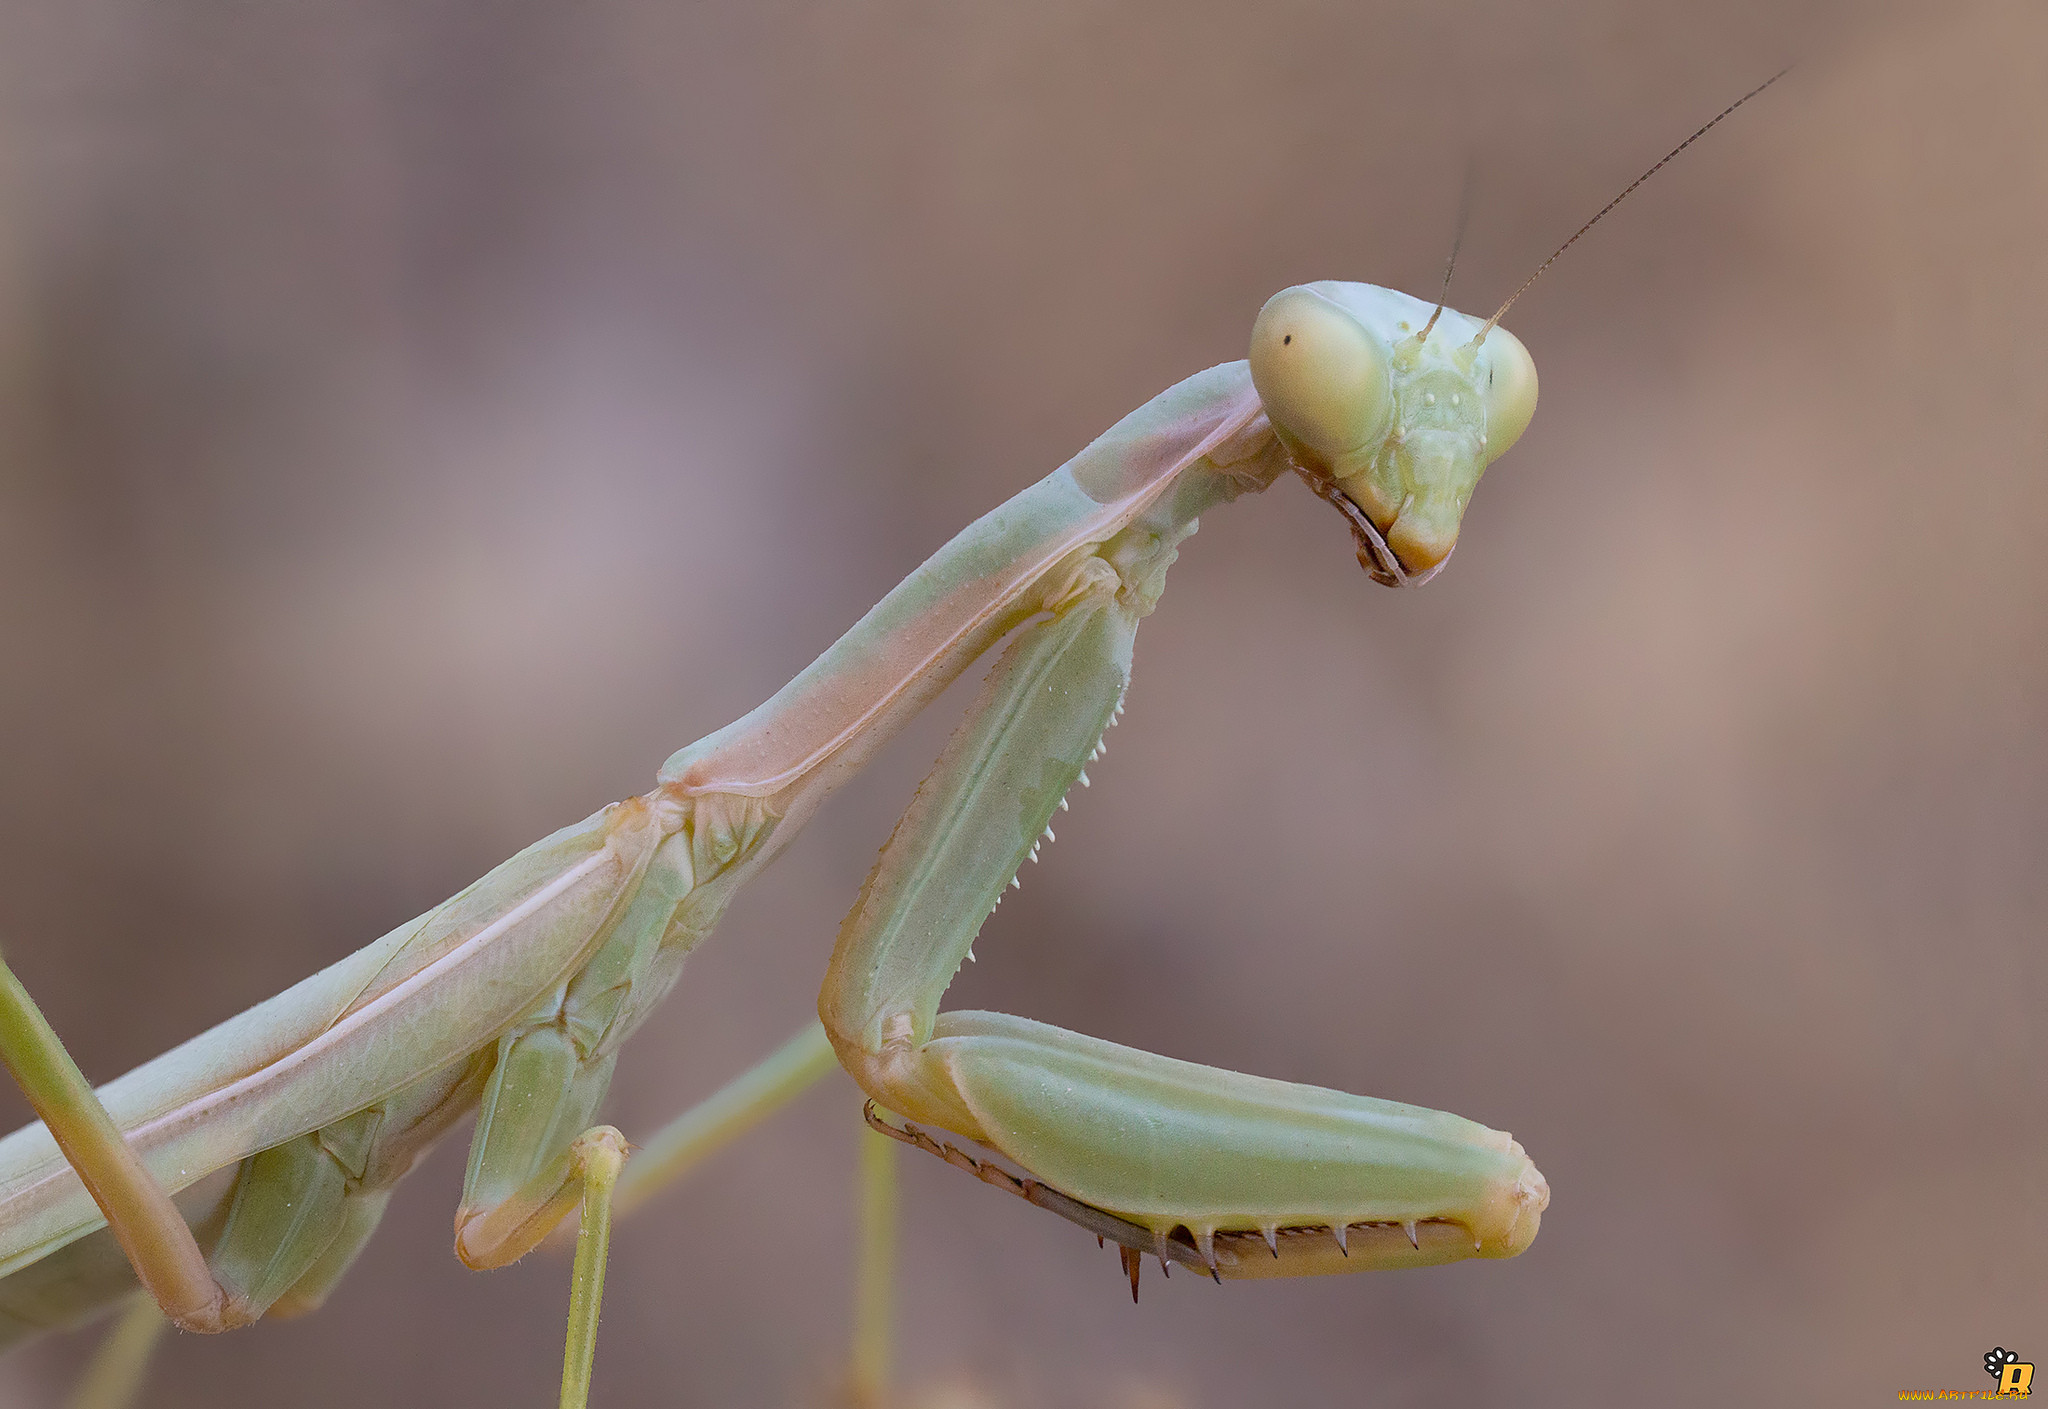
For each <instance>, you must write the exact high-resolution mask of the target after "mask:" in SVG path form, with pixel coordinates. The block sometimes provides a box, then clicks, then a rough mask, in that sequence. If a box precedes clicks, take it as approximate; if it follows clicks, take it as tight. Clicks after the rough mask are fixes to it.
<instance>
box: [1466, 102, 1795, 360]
mask: <svg viewBox="0 0 2048 1409" xmlns="http://www.w3.org/2000/svg"><path fill="white" fill-rule="evenodd" d="M1791 71H1792V70H1791V67H1790V66H1789V65H1788V66H1787V67H1785V68H1781V69H1779V70H1778V71H1777V72H1776V73H1774V74H1772V75H1771V76H1770V77H1769V78H1767V79H1765V80H1764V81H1763V82H1762V83H1759V84H1757V86H1756V87H1754V88H1752V89H1750V90H1749V91H1748V92H1747V93H1744V94H1743V95H1742V96H1741V97H1740V98H1737V99H1736V100H1735V101H1734V102H1732V103H1730V104H1729V105H1728V106H1727V107H1725V108H1723V109H1721V111H1720V112H1718V113H1716V114H1715V115H1714V117H1713V118H1712V120H1711V121H1708V122H1706V123H1703V124H1702V125H1701V127H1700V130H1699V131H1697V132H1695V133H1693V134H1692V136H1690V137H1688V138H1686V139H1685V140H1684V141H1683V142H1680V143H1679V144H1678V145H1677V146H1675V147H1673V148H1672V149H1671V150H1670V151H1668V152H1666V153H1665V154H1664V155H1663V156H1662V157H1660V158H1659V159H1658V161H1657V164H1656V165H1655V166H1653V167H1651V168H1650V169H1649V170H1648V171H1646V172H1644V173H1643V174H1642V175H1641V176H1638V177H1637V178H1636V179H1635V180H1633V181H1631V182H1629V183H1628V190H1626V191H1623V192H1622V193H1621V194H1620V195H1618V196H1616V197H1615V198H1614V199H1613V200H1611V201H1609V202H1608V203H1607V204H1606V205H1604V206H1601V207H1600V213H1599V214H1598V215H1595V216H1594V217H1593V218H1592V219H1591V220H1588V221H1587V222H1586V223H1585V224H1584V225H1581V226H1580V227H1579V228H1578V229H1577V230H1575V231H1573V232H1572V237H1571V238H1570V239H1569V240H1566V241H1565V242H1564V243H1563V244H1561V245H1559V246H1558V247H1557V248H1556V249H1554V250H1552V251H1551V252H1550V258H1548V259H1546V260H1544V261H1543V262H1542V263H1541V264H1539V265H1537V266H1536V272H1535V273H1534V274H1531V275H1530V276H1529V277H1528V278H1526V279H1524V280H1523V281H1522V287H1521V288H1519V289H1516V290H1515V291H1514V292H1513V293H1511V294H1509V295H1508V301H1507V302H1506V303H1504V304H1502V305H1501V306H1500V308H1499V309H1498V310H1497V311H1495V313H1494V315H1493V316H1492V317H1491V318H1489V319H1487V320H1486V326H1485V327H1483V328H1481V329H1480V330H1479V336H1478V337H1476V338H1474V339H1472V342H1471V346H1473V347H1477V346H1479V344H1480V343H1483V342H1485V341H1486V335H1487V334H1488V333H1490V332H1492V331H1493V330H1494V328H1495V326H1496V325H1498V324H1499V322H1500V320H1501V316H1502V315H1503V314H1505V313H1506V312H1507V311H1508V309H1510V308H1512V307H1513V306H1514V302H1515V300H1516V299H1518V298H1520V297H1521V296H1522V295H1523V294H1525V293H1527V292H1529V285H1531V284H1533V283H1535V282H1536V281H1537V280H1538V279H1540V278H1542V277H1543V271H1544V270H1546V269H1548V268H1549V267H1550V266H1551V265H1553V264H1555V263H1556V262H1557V257H1558V256H1559V255H1561V254H1563V253H1564V252H1565V251H1566V250H1568V249H1570V248H1571V247H1572V246H1573V245H1575V244H1577V243H1578V242H1579V236H1581V235H1583V234H1585V233H1586V232H1587V231H1588V230H1590V229H1592V228H1593V227H1594V226H1595V225H1598V224H1599V223H1600V220H1601V217H1602V216H1605V215H1606V214H1607V212H1608V211H1610V210H1613V209H1614V208H1615V207H1616V206H1618V205H1620V204H1621V203H1622V202H1623V201H1625V200H1627V199H1628V198H1629V195H1630V193H1631V192H1633V191H1634V190H1635V188H1636V187H1638V186H1640V185H1642V184H1643V183H1644V182H1645V181H1647V180H1649V179H1650V178H1651V177H1652V176H1655V175H1656V174H1657V173H1658V172H1659V171H1661V170H1663V168H1664V164H1665V163H1666V162H1668V161H1670V160H1671V159H1672V158H1673V157H1675V156H1677V155H1678V154H1679V153H1680V152H1682V151H1684V150H1685V149H1686V148H1687V147H1690V146H1691V145H1692V144H1693V143H1695V142H1697V141H1699V140H1700V138H1702V137H1704V136H1706V135H1707V132H1708V131H1709V130H1710V129H1711V128H1712V127H1713V126H1714V125H1715V124H1716V123H1718V122H1720V121H1721V119H1722V118H1724V117H1726V116H1728V114H1730V113H1732V112H1734V111H1735V110H1736V109H1737V108H1739V107H1741V106H1742V105H1743V104H1744V103H1746V102H1748V101H1749V100H1750V99H1751V98H1754V97H1755V96H1756V95H1757V94H1759V93H1761V92H1763V91H1764V89H1766V88H1768V87H1770V86H1771V85H1772V84H1773V83H1776V82H1777V81H1778V80H1779V79H1781V78H1783V77H1784V76H1785V75H1786V74H1788V73H1790V72H1791ZM1444 283H1445V287H1446V289H1448V288H1449V285H1450V276H1449V274H1448V272H1446V274H1445V280H1444ZM1430 321H1431V322H1432V323H1433V322H1435V321H1436V319H1435V317H1434V316H1432V317H1431V318H1430Z"/></svg>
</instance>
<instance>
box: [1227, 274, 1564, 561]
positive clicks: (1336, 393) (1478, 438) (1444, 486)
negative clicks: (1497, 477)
mask: <svg viewBox="0 0 2048 1409" xmlns="http://www.w3.org/2000/svg"><path fill="white" fill-rule="evenodd" d="M1432 306H1433V305H1431V304H1428V303H1425V302H1423V301H1422V300H1421V299H1416V298H1410V297H1409V296H1408V295H1406V294H1402V293H1395V292H1394V291H1393V290H1391V289H1382V288H1377V287H1375V286H1374V285H1371V284H1344V283H1337V282H1334V281H1330V280H1325V281H1322V282H1319V283H1314V284H1298V285H1296V286H1295V287H1294V288H1291V289H1283V290H1281V291H1280V292H1279V293H1277V294H1275V295H1273V297H1272V298H1270V299H1268V300H1267V301H1266V306H1265V307H1264V308H1263V309H1261V310H1260V311H1259V317H1258V321H1257V322H1256V323H1254V324H1253V325H1252V347H1251V367H1252V383H1253V385H1254V386H1256V387H1257V388H1258V392H1259V398H1260V400H1262V401H1263V402H1264V403H1265V407H1266V415H1267V417H1268V418H1269V419H1270V420H1271V421H1272V423H1273V429H1274V431H1275V432H1277V433H1278V434H1279V437H1280V440H1281V442H1282V443H1283V444H1284V445H1285V446H1286V447H1287V451H1288V453H1289V454H1290V455H1291V456H1293V458H1294V461H1295V463H1296V464H1297V465H1299V466H1300V467H1301V468H1302V469H1303V470H1304V471H1305V472H1307V473H1308V474H1309V475H1310V476H1311V477H1322V478H1325V479H1327V480H1328V481H1332V482H1334V484H1335V486H1336V487H1337V488H1338V489H1341V491H1342V492H1343V496H1344V498H1345V499H1347V500H1349V501H1350V503H1352V504H1354V505H1356V506H1357V508H1358V509H1359V510H1361V511H1363V513H1364V515H1365V517H1366V518H1367V519H1368V520H1370V522H1371V524H1372V527H1373V528H1374V529H1375V530H1376V531H1377V537H1378V539H1379V542H1378V543H1376V544H1375V545H1374V556H1375V557H1380V556H1381V554H1382V552H1384V553H1385V554H1386V555H1390V556H1391V558H1392V559H1393V562H1392V563H1387V562H1385V561H1381V562H1380V564H1379V566H1380V568H1382V569H1385V571H1375V572H1374V576H1375V577H1378V578H1379V579H1380V580H1381V581H1383V582H1388V583H1391V584H1402V583H1407V582H1413V581H1416V580H1418V579H1419V578H1420V577H1421V576H1423V575H1426V574H1428V573H1430V572H1431V570H1433V569H1434V568H1436V567H1437V566H1438V565H1439V564H1441V563H1442V562H1443V561H1444V559H1446V558H1448V557H1449V556H1450V554H1451V549H1452V548H1453V547H1455V546H1456V545H1457V542H1458V523H1459V520H1460V519H1461V518H1462V517H1463V516H1464V513H1465V505H1466V504H1467V503H1468V502H1470V500H1471V498H1472V488H1473V486H1474V485H1476V484H1478V482H1479V476H1480V475H1481V474H1483V473H1484V472H1485V470H1486V467H1487V466H1488V465H1489V464H1491V463H1492V462H1493V461H1494V460H1496V459H1498V458H1500V456H1502V455H1503V454H1505V453H1506V452H1507V449H1508V447H1509V446H1511V445H1513V444H1514V443H1515V441H1516V440H1517V439H1518V438H1519V437H1520V436H1521V434H1522V432H1523V431H1524V430H1525V429H1526V428H1527V427H1528V425H1529V418H1530V417H1531V416H1533V415H1534V414H1535V413H1536V364H1535V363H1534V362H1532V361H1531V360H1530V359H1529V353H1528V350H1527V349H1526V348H1524V347H1523V346H1522V344H1521V342H1520V340H1519V339H1517V338H1516V337H1515V335H1514V334H1513V333H1510V332H1509V331H1508V330H1507V329H1505V328H1501V327H1494V328H1492V329H1488V330H1486V332H1485V336H1484V339H1483V340H1482V339H1481V338H1480V336H1479V334H1480V332H1481V330H1482V329H1483V328H1484V324H1483V323H1482V322H1481V321H1480V320H1479V319H1477V318H1473V317H1471V316H1469V315H1467V314H1463V313H1457V312H1453V311H1452V310H1450V309H1445V310H1444V311H1443V313H1442V316H1441V317H1439V318H1438V319H1437V320H1436V324H1435V326H1434V327H1433V328H1431V329H1430V331H1429V335H1428V337H1427V338H1424V337H1423V336H1422V333H1423V329H1424V328H1425V327H1427V326H1428V325H1429V319H1430V310H1431V308H1432ZM1312 482H1313V478H1312ZM1325 497H1329V496H1328V495H1327V493H1326V495H1325ZM1361 536H1362V537H1364V536H1366V535H1364V534H1363V531H1362V530H1361Z"/></svg>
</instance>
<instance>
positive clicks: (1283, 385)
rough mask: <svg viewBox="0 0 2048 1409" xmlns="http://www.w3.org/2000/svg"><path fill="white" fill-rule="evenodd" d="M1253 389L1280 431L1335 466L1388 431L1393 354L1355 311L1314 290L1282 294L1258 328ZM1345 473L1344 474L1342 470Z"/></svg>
mask: <svg viewBox="0 0 2048 1409" xmlns="http://www.w3.org/2000/svg"><path fill="white" fill-rule="evenodd" d="M1251 361H1252V385H1253V386H1255V387H1257V388H1258V392H1259V399H1260V400H1261V401H1263V402H1264V403H1265V405H1266V415H1267V416H1268V417H1269V418H1271V420H1272V422H1273V425H1274V427H1275V428H1276V429H1278V430H1280V431H1282V432H1284V433H1286V435H1287V436H1288V437H1289V438H1291V439H1293V440H1295V441H1297V442H1298V443H1300V444H1301V445H1303V446H1305V447H1307V448H1308V449H1310V450H1313V451H1315V452H1316V453H1317V454H1318V455H1320V456H1322V457H1323V459H1324V460H1325V461H1327V462H1329V466H1328V467H1329V468H1331V469H1333V470H1334V469H1335V468H1336V463H1337V462H1338V461H1340V460H1342V459H1344V458H1345V457H1347V456H1349V455H1350V453H1351V452H1353V451H1357V450H1360V449H1362V448H1364V447H1365V446H1366V445H1367V444H1368V443H1369V442H1371V441H1373V440H1375V439H1377V438H1379V437H1380V436H1382V435H1384V434H1385V433H1386V426H1387V416H1388V412H1389V410H1390V409H1391V407H1392V404H1393V397H1392V394H1391V393H1390V391H1389V390H1388V384H1387V354H1386V350H1385V349H1384V348H1383V347H1381V345H1380V342H1379V339H1378V338H1376V337H1374V336H1373V335H1372V333H1371V332H1369V331H1368V330H1367V329H1366V328H1365V326H1364V325H1363V324H1361V323H1360V322H1359V321H1358V320H1357V319H1356V318H1354V317H1352V316H1351V314H1349V313H1348V312H1346V311H1345V310H1344V309H1342V308H1339V307H1338V306H1337V305H1336V304H1334V303H1332V302H1331V301H1330V300H1329V299H1327V298H1324V297H1323V296H1322V295H1321V294H1319V293H1316V292H1315V291H1314V290H1312V289H1308V288H1303V287H1299V286H1297V287H1295V288H1291V289H1282V290H1281V291H1280V292H1279V293H1277V294H1274V295H1273V297H1271V298H1270V299H1267V300H1266V306H1265V307H1264V308H1262V309H1260V310H1259V318H1258V321H1257V322H1256V323H1254V324H1252V351H1251ZM1340 473H1341V472H1340Z"/></svg>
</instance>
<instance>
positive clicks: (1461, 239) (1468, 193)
mask: <svg viewBox="0 0 2048 1409" xmlns="http://www.w3.org/2000/svg"><path fill="white" fill-rule="evenodd" d="M1471 213H1472V154H1471V153H1470V152H1469V151H1468V152H1467V153H1466V154H1465V179H1464V180H1463V181H1462V182H1460V183H1459V185H1458V225H1457V228H1456V229H1455V230H1454V231H1453V232H1452V233H1451V257H1450V258H1449V259H1447V260H1445V261H1444V287H1443V292H1442V293H1440V294H1438V295H1437V299H1436V308H1435V310H1434V311H1433V312H1432V313H1431V314H1430V315H1429V321H1428V322H1427V323H1424V324H1423V325H1422V331H1421V332H1419V333H1417V334H1416V335H1415V341H1416V343H1417V345H1420V344H1422V343H1426V342H1428V341H1429V330H1430V329H1431V328H1434V327H1435V326H1436V320H1437V319H1439V318H1441V317H1443V316H1444V304H1446V303H1447V302H1449V301H1450V297H1451V271H1452V270H1454V269H1456V268H1457V267H1458V246H1460V245H1462V244H1464V243H1465V217H1466V216H1468V215H1470V214H1471Z"/></svg>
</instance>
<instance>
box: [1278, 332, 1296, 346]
mask: <svg viewBox="0 0 2048 1409" xmlns="http://www.w3.org/2000/svg"><path fill="white" fill-rule="evenodd" d="M1293 341H1294V334H1292V333H1289V334H1288V335H1287V336H1286V337H1284V338H1282V339H1280V346H1282V347H1286V346H1288V345H1289V344H1290V343H1292V342H1293Z"/></svg>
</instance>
